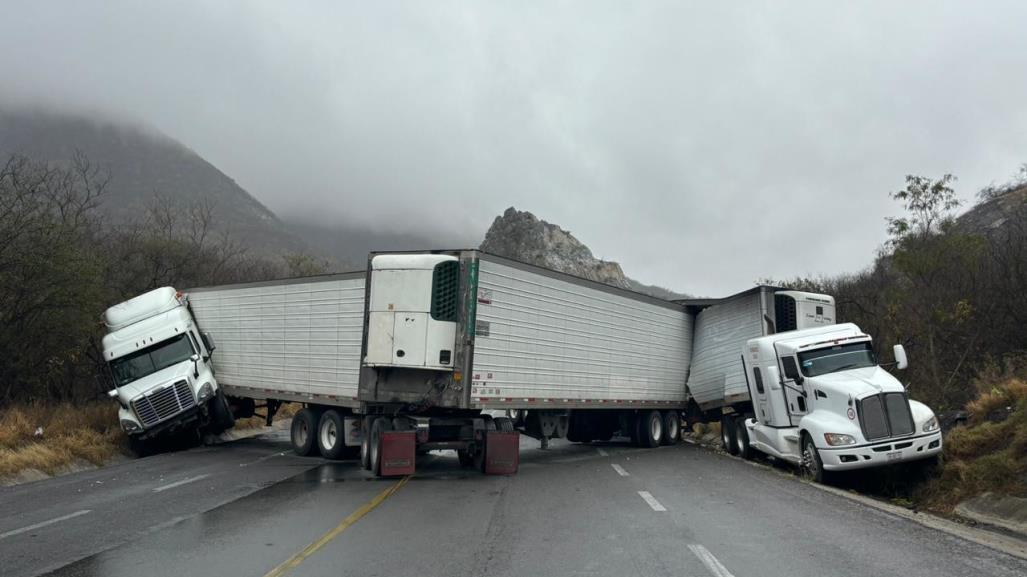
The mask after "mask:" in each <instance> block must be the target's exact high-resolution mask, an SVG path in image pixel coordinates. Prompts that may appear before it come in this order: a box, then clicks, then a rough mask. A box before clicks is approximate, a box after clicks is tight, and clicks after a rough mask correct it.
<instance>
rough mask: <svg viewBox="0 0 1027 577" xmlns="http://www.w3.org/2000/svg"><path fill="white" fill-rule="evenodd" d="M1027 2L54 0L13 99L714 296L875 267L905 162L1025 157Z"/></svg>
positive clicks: (7, 76) (338, 197) (7, 69)
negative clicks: (544, 234) (499, 219)
mask: <svg viewBox="0 0 1027 577" xmlns="http://www.w3.org/2000/svg"><path fill="white" fill-rule="evenodd" d="M1025 21H1027V4H1023V3H1017V2H1009V3H974V4H972V5H971V4H966V3H960V2H950V3H943V2H903V3H887V2H879V3H872V2H860V3H855V2H853V3H846V4H842V3H838V2H830V3H827V2H811V3H798V2H792V3H788V4H781V3H769V2H768V3H749V2H731V3H716V4H713V3H711V4H710V5H698V4H691V3H681V2H673V3H658V2H645V3H626V2H595V1H587V2H586V1H581V2H559V3H555V2H538V3H536V2H510V3H488V4H486V3H446V2H431V3H426V2H411V3H398V4H397V3H391V2H375V3H367V2H349V3H338V2H325V3H298V2H288V3H285V2H277V3H272V2H266V3H255V2H247V3H221V2H218V3H215V2H179V3H174V4H170V3H147V2H136V1H132V2H124V3H117V2H107V3H104V5H103V6H102V7H97V6H96V5H93V3H82V2H66V3H64V2H45V3H43V2H34V3H23V4H21V5H18V6H15V5H8V6H7V7H6V8H5V9H4V13H3V17H2V18H0V72H2V75H3V76H2V77H3V79H4V80H3V82H2V83H0V97H2V98H3V99H4V100H5V101H8V102H12V101H13V102H23V103H35V104H40V103H41V104H45V105H47V106H53V107H56V108H61V109H70V110H76V111H87V112H89V113H96V114H106V115H111V116H114V117H117V118H122V119H128V120H132V121H136V122H141V123H144V124H147V125H150V126H153V127H154V128H156V129H157V130H160V131H162V132H164V133H166V134H168V135H170V136H172V137H173V138H175V139H177V140H179V141H181V142H183V143H185V144H186V145H187V146H189V147H190V148H192V149H194V150H195V151H197V152H198V153H199V154H201V155H202V156H203V157H205V158H206V159H207V160H209V161H211V162H212V163H213V164H215V165H216V166H217V167H218V168H220V169H221V170H222V171H224V172H225V173H227V174H228V175H230V176H232V177H233V178H235V179H236V181H237V182H239V183H240V184H241V185H242V186H243V187H244V188H246V189H247V190H248V191H249V192H251V193H252V194H253V195H254V196H256V197H257V198H258V199H259V200H261V201H262V202H264V203H265V204H266V205H267V206H268V207H269V208H271V209H272V210H274V211H275V212H277V213H278V214H279V215H280V216H282V217H283V218H286V219H301V220H306V221H311V222H316V223H318V224H327V225H333V226H334V225H338V226H343V227H347V226H348V227H358V228H373V229H375V230H385V231H396V232H403V233H411V234H420V233H424V234H435V233H442V234H443V236H444V237H445V238H459V239H466V241H467V244H474V243H476V242H477V241H478V240H480V238H481V237H482V236H483V235H484V232H485V230H486V229H487V228H488V226H489V224H490V223H491V221H492V219H493V218H494V217H495V216H496V215H497V214H499V213H500V212H501V211H502V210H503V209H505V208H506V207H507V206H511V205H513V206H516V207H517V208H519V209H522V210H529V211H531V212H533V213H535V214H536V215H538V216H539V217H540V218H543V219H546V220H548V221H550V222H555V223H558V224H560V225H562V226H563V227H564V228H566V229H569V230H571V231H572V232H573V233H574V234H575V235H576V236H577V237H578V238H579V239H580V240H582V241H583V242H585V243H586V244H588V245H589V246H590V247H591V248H592V249H593V251H594V252H595V254H596V256H598V257H601V258H605V259H611V260H617V261H619V262H621V264H622V265H623V267H624V269H625V272H626V273H627V274H628V275H630V276H632V277H634V278H636V279H638V280H640V281H643V282H646V283H655V284H660V285H664V286H667V287H670V288H672V289H675V290H678V291H682V292H688V293H692V294H699V295H721V294H726V293H728V292H734V291H738V290H743V289H745V288H747V287H749V286H751V284H752V283H753V281H755V280H756V279H757V278H762V277H778V278H780V277H787V276H793V275H800V274H814V275H817V274H827V275H832V274H838V273H842V272H853V271H856V270H858V269H860V268H862V267H864V266H866V265H868V264H869V263H870V261H871V259H872V258H873V255H874V252H875V250H876V248H877V247H878V246H880V244H881V243H882V242H883V241H884V240H885V238H886V235H885V220H884V219H885V217H886V216H890V215H896V214H897V213H898V211H899V210H900V206H898V205H897V204H896V203H895V202H894V201H892V200H890V199H889V198H888V193H889V192H890V191H893V190H897V189H899V188H901V187H902V186H903V184H904V177H905V175H906V174H909V173H914V174H922V175H927V176H935V177H936V176H940V175H942V174H943V173H947V172H951V173H953V174H955V175H956V176H957V177H958V178H959V181H958V182H957V185H956V188H957V191H958V192H959V194H960V196H961V197H962V198H963V199H964V200H965V201H966V202H968V203H969V202H971V201H972V200H973V198H974V195H975V193H976V191H977V190H978V189H979V188H981V187H982V186H984V185H987V184H989V183H991V182H994V181H1002V180H1003V179H1006V178H1008V177H1009V176H1011V175H1012V174H1013V173H1014V172H1015V171H1016V170H1017V168H1018V167H1019V166H1020V165H1021V164H1022V163H1024V162H1027V106H1024V103H1025V102H1027V74H1025V71H1027V34H1024V32H1023V22H1025Z"/></svg>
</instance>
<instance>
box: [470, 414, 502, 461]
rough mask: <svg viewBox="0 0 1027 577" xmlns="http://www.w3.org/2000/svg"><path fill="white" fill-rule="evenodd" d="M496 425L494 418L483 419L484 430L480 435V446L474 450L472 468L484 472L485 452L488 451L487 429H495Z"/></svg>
mask: <svg viewBox="0 0 1027 577" xmlns="http://www.w3.org/2000/svg"><path fill="white" fill-rule="evenodd" d="M496 425H497V423H496V421H495V420H494V419H486V420H485V431H484V434H483V435H482V437H481V443H480V446H479V447H478V448H477V450H476V451H475V452H474V468H475V469H477V470H479V471H481V472H482V473H484V472H485V453H486V451H488V438H489V431H495V430H497V426H496Z"/></svg>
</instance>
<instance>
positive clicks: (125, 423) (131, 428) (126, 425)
mask: <svg viewBox="0 0 1027 577" xmlns="http://www.w3.org/2000/svg"><path fill="white" fill-rule="evenodd" d="M121 428H122V429H123V430H124V431H125V432H126V433H133V432H135V431H141V430H143V428H142V427H140V426H139V423H137V422H135V421H130V420H128V419H121Z"/></svg>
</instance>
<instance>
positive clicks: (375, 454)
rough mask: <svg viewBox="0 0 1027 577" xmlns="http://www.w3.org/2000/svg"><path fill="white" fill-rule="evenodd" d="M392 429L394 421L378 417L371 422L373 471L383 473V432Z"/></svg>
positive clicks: (377, 473)
mask: <svg viewBox="0 0 1027 577" xmlns="http://www.w3.org/2000/svg"><path fill="white" fill-rule="evenodd" d="M391 430H392V421H390V420H389V419H383V418H381V417H378V418H377V419H375V420H374V422H373V423H371V473H373V474H374V476H375V477H379V476H381V474H382V433H384V432H386V431H391Z"/></svg>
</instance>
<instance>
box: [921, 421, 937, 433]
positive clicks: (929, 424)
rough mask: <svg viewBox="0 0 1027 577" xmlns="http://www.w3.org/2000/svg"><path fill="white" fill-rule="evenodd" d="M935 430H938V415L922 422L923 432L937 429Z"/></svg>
mask: <svg viewBox="0 0 1027 577" xmlns="http://www.w3.org/2000/svg"><path fill="white" fill-rule="evenodd" d="M937 430H938V417H931V418H930V419H927V422H926V423H924V432H925V433H930V432H931V431H937Z"/></svg>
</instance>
